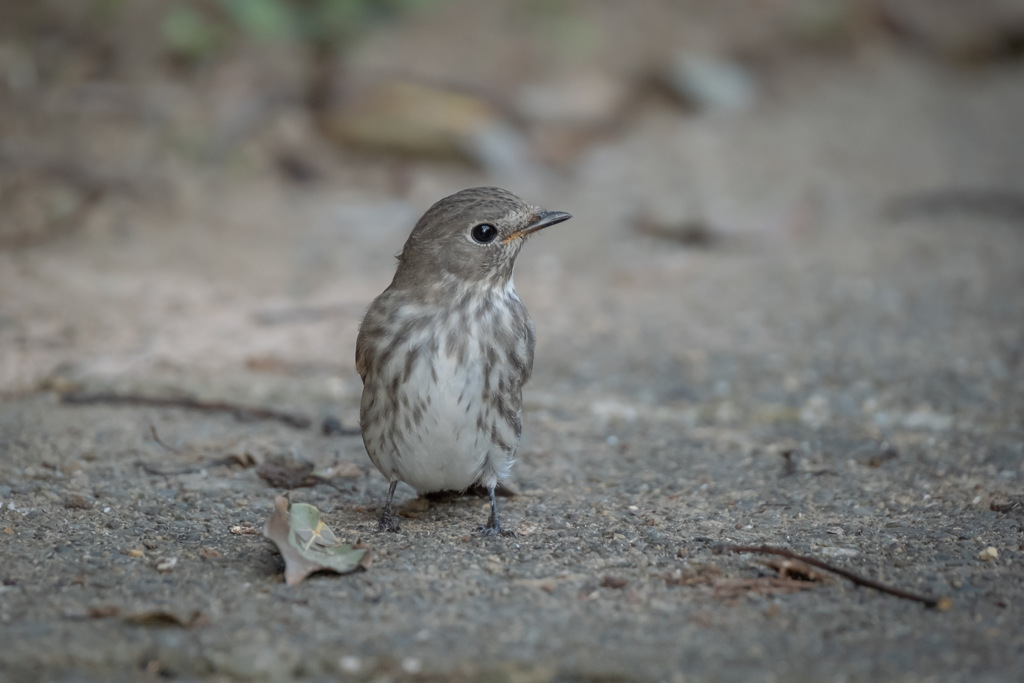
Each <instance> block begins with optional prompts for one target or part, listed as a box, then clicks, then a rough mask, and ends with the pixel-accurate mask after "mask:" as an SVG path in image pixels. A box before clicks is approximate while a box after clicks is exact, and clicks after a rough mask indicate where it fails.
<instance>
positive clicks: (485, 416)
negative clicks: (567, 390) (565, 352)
mask: <svg viewBox="0 0 1024 683" xmlns="http://www.w3.org/2000/svg"><path fill="white" fill-rule="evenodd" d="M570 218H572V215H571V214H568V213H565V212H563V211H545V210H543V209H540V208H538V207H536V206H531V205H530V204H527V203H526V202H524V201H523V200H522V199H520V198H519V197H517V196H516V195H514V194H512V193H511V192H509V191H507V190H502V189H500V188H497V187H476V188H471V189H468V190H462V191H461V192H457V193H455V194H453V195H451V196H449V197H445V198H444V199H442V200H440V201H438V202H437V203H436V204H434V205H433V206H432V207H430V209H428V210H427V212H426V213H425V214H423V217H422V218H420V220H419V221H418V222H417V223H416V227H414V228H413V230H412V233H411V234H410V235H409V239H408V240H407V241H406V243H405V247H403V249H402V253H401V254H400V255H399V256H398V269H397V271H396V272H395V277H394V279H393V280H392V281H391V285H390V286H388V288H387V289H385V290H384V292H383V293H382V294H381V295H380V296H378V297H377V298H376V299H374V301H373V303H372V304H370V308H369V309H368V310H367V312H366V316H365V317H364V318H363V322H362V324H361V325H360V328H359V337H358V339H357V340H356V369H357V370H358V371H359V375H360V377H362V379H363V396H362V401H361V403H360V409H359V422H360V426H361V428H362V433H363V443H364V444H365V446H366V451H367V453H368V454H369V456H370V460H371V461H373V464H374V465H376V466H377V469H378V470H380V472H381V474H383V475H384V476H385V477H386V478H387V480H388V482H390V484H391V486H390V488H389V489H388V497H387V501H386V502H385V503H384V511H383V512H382V514H381V516H380V521H379V523H378V530H379V531H385V530H386V531H398V530H399V525H398V522H397V520H396V519H395V518H394V517H392V515H391V501H392V499H393V498H394V496H395V487H396V486H398V482H400V481H404V482H405V483H407V484H409V485H410V486H412V487H413V488H414V489H416V490H417V491H418V492H420V493H431V492H436V491H449V490H455V491H464V490H466V489H467V488H469V487H470V486H473V485H474V484H480V485H482V486H484V487H486V488H487V491H488V493H489V494H490V497H491V514H490V518H489V520H488V521H487V524H486V525H485V526H481V527H479V529H478V531H480V532H481V533H483V534H486V535H492V534H502V535H514V532H509V531H505V530H503V529H502V527H501V523H500V522H499V521H498V506H497V502H496V501H495V499H494V488H495V486H496V485H497V484H498V482H500V481H501V480H503V479H504V478H505V477H507V476H508V473H509V469H510V468H511V467H512V462H513V457H514V456H515V453H516V448H517V447H518V446H519V437H520V434H521V432H522V422H521V410H522V404H523V384H524V383H525V382H526V381H527V380H528V379H529V378H530V372H531V371H532V369H533V349H534V345H535V341H536V333H535V331H534V326H533V320H531V319H530V314H529V313H528V312H527V311H526V307H525V306H524V305H523V302H522V301H520V299H519V295H518V294H516V289H515V286H514V285H513V282H512V268H513V266H514V265H515V262H516V256H518V255H519V250H520V249H521V248H522V246H523V242H524V241H525V239H526V237H527V236H529V235H532V234H533V233H535V232H537V231H538V230H541V229H543V228H546V227H549V226H551V225H555V224H556V223H561V222H562V221H567V220H569V219H570Z"/></svg>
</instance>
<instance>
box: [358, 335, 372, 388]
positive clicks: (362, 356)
mask: <svg viewBox="0 0 1024 683" xmlns="http://www.w3.org/2000/svg"><path fill="white" fill-rule="evenodd" d="M369 371H370V344H369V343H368V342H367V339H366V335H365V334H363V328H362V326H360V328H359V336H358V337H356V372H358V373H359V377H360V378H361V379H362V380H363V383H365V382H366V373H367V372H369Z"/></svg>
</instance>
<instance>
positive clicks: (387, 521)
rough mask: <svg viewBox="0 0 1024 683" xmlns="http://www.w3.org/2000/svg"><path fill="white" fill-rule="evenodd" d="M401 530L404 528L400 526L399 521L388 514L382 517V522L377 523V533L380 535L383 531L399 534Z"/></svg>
mask: <svg viewBox="0 0 1024 683" xmlns="http://www.w3.org/2000/svg"><path fill="white" fill-rule="evenodd" d="M401 530H402V527H401V526H399V524H398V520H397V519H395V518H394V517H392V516H391V515H389V514H388V513H386V512H385V513H384V514H383V515H381V516H380V520H379V521H378V522H377V533H380V532H382V531H390V532H391V533H398V532H399V531H401Z"/></svg>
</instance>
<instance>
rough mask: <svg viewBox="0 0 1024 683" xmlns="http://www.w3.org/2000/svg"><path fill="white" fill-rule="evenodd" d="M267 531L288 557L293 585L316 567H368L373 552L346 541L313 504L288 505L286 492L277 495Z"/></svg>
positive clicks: (287, 579) (288, 576)
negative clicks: (334, 530) (347, 543)
mask: <svg viewBox="0 0 1024 683" xmlns="http://www.w3.org/2000/svg"><path fill="white" fill-rule="evenodd" d="M263 535H264V536H266V537H267V538H269V539H270V540H271V541H273V542H274V543H275V545H277V548H278V550H279V551H280V552H281V556H282V557H283V558H284V567H285V569H284V580H285V583H287V584H288V585H289V586H294V585H295V584H297V583H300V582H301V581H302V580H303V579H305V578H306V577H307V576H309V575H310V574H312V573H313V572H315V571H320V570H322V569H329V570H331V571H334V572H337V573H339V574H345V573H348V572H351V571H355V570H356V569H359V568H363V569H365V568H367V567H368V566H369V564H370V553H369V549H368V548H366V547H360V545H359V544H358V542H357V543H356V545H342V544H341V542H340V541H339V540H338V538H337V537H336V536H335V535H334V532H333V531H331V530H330V529H329V528H328V527H327V526H325V525H324V523H323V522H321V521H320V511H319V510H317V509H316V508H315V507H313V506H312V505H306V504H304V503H295V504H293V505H291V506H289V505H288V500H287V499H286V498H285V497H284V496H277V497H276V498H275V499H274V514H273V515H271V516H270V519H268V520H267V523H266V524H265V525H264V526H263Z"/></svg>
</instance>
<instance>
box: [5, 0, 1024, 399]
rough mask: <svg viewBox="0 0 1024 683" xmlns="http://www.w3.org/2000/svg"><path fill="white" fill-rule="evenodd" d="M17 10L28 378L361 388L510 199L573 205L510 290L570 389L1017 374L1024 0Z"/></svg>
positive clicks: (11, 139)
mask: <svg viewBox="0 0 1024 683" xmlns="http://www.w3.org/2000/svg"><path fill="white" fill-rule="evenodd" d="M0 13H2V16H0V98H2V99H0V102H2V106H0V135H2V141H0V288H2V292H3V296H2V300H0V392H2V393H3V394H7V395H10V394H16V393H20V392H25V391H32V390H34V389H36V388H39V387H40V386H56V387H58V388H60V387H61V386H67V385H68V383H71V384H75V383H79V382H82V381H85V380H86V379H87V378H97V377H101V378H105V380H104V381H115V380H117V379H118V378H125V377H133V378H138V377H143V376H144V377H146V378H147V379H146V381H147V382H150V383H152V382H154V381H158V379H154V378H164V379H160V380H159V381H165V380H166V381H167V382H170V383H171V384H174V385H179V384H180V383H181V382H182V381H183V379H182V378H183V377H186V378H188V381H189V382H191V383H193V384H196V383H198V384H202V383H203V382H208V383H210V384H211V385H212V387H213V388H210V389H209V390H210V391H213V393H225V392H226V393H229V394H230V393H232V391H238V392H241V393H243V394H245V395H246V396H247V397H249V398H261V397H263V398H269V397H273V396H276V397H277V398H278V399H280V400H282V401H285V400H292V401H298V402H304V401H309V400H313V399H312V398H311V397H314V396H315V397H318V398H317V399H316V400H321V399H327V400H330V401H340V402H341V403H343V404H345V403H346V402H348V403H349V404H350V405H351V400H353V397H354V396H357V395H358V391H359V386H358V380H357V378H356V377H355V375H354V372H353V368H352V360H351V358H352V351H353V347H354V340H355V333H356V326H357V324H358V320H359V317H360V316H361V314H362V311H363V310H364V308H365V306H366V305H367V304H368V303H369V301H370V300H371V299H372V297H373V296H375V295H376V294H377V293H378V292H379V291H381V290H382V289H383V288H384V286H386V284H387V283H388V282H389V280H390V277H391V274H392V272H393V256H394V255H395V254H396V253H397V252H398V251H399V249H400V247H401V244H402V242H403V241H404V239H405V236H406V235H407V233H408V231H409V229H410V228H411V226H412V225H413V223H414V222H415V220H416V218H417V217H418V216H419V215H420V214H421V213H422V212H423V211H424V210H425V209H426V208H427V207H428V206H429V205H430V204H431V203H433V202H434V201H436V200H437V199H439V198H440V197H442V196H444V195H446V194H449V193H451V192H454V191H456V190H458V189H461V188H463V187H468V186H473V185H481V184H495V185H502V186H505V187H507V188H509V189H511V190H513V191H514V192H516V193H518V194H520V195H521V196H523V197H524V198H526V199H527V200H528V201H530V202H532V203H537V204H543V205H544V206H546V207H548V208H552V209H559V210H567V211H570V212H572V213H573V214H575V216H576V218H575V220H574V221H572V222H570V223H567V224H565V225H563V226H559V227H558V228H557V230H551V231H548V232H547V233H545V234H544V236H543V237H541V238H538V239H536V240H534V241H533V242H531V244H530V245H529V247H528V248H527V249H526V250H525V251H524V254H523V256H522V257H521V259H520V266H519V269H518V275H517V282H518V283H519V289H520V291H521V292H522V293H523V297H524V299H525V300H526V302H527V304H528V306H529V307H530V309H531V310H532V311H533V312H534V316H535V317H536V318H537V319H538V327H539V329H540V337H541V351H540V353H539V356H538V363H539V368H540V369H541V370H542V371H543V372H544V373H546V374H545V376H547V377H549V378H552V379H550V381H549V382H548V384H547V385H546V386H547V388H548V389H549V390H550V391H551V392H553V393H552V394H551V395H552V396H557V395H558V392H559V391H564V390H566V389H572V390H574V391H575V390H584V389H587V388H595V387H596V390H599V391H600V392H604V393H602V395H603V396H604V395H606V394H607V392H608V391H612V392H615V391H620V390H621V391H622V392H624V394H625V395H628V396H629V397H630V400H631V401H632V400H638V399H639V400H641V401H648V402H654V403H665V402H672V401H683V402H687V401H689V402H693V401H698V402H699V401H701V400H703V399H705V398H708V397H710V398H716V399H722V398H723V397H729V396H730V395H732V394H733V393H734V387H733V386H731V385H730V377H733V376H735V375H736V373H738V372H741V370H739V369H738V368H741V366H742V364H743V363H744V362H745V360H744V359H750V358H755V359H757V358H761V359H764V358H767V359H769V361H766V363H767V366H765V367H767V368H768V370H766V372H768V375H767V377H766V378H765V380H764V382H765V386H766V387H767V386H769V385H770V386H772V387H785V389H778V388H776V389H771V390H770V391H769V389H765V391H768V392H769V393H771V392H776V393H771V395H772V396H775V397H776V398H779V396H782V397H783V398H785V397H786V396H789V397H790V398H788V399H786V400H789V401H790V403H791V404H792V405H793V406H794V407H795V408H798V409H800V410H802V411H804V413H801V414H805V415H810V416H812V417H814V416H815V415H817V416H818V417H817V418H814V419H818V418H820V417H821V415H822V414H828V410H826V409H825V408H822V403H823V401H824V404H825V406H826V408H827V406H828V405H829V403H830V401H831V399H827V398H826V399H822V398H821V396H820V392H819V391H818V388H819V387H818V385H820V384H821V382H822V381H823V380H822V377H823V376H825V375H828V373H840V376H839V377H837V378H836V381H838V382H848V381H852V380H853V379H855V378H858V377H863V376H865V373H867V375H869V376H875V377H877V378H879V379H885V380H890V379H891V378H892V377H893V376H894V374H893V373H901V372H904V373H906V374H907V375H908V376H913V377H918V376H920V373H919V372H916V371H912V370H911V369H910V368H912V367H913V363H914V362H918V361H915V360H914V359H915V358H919V357H920V356H921V354H922V349H925V350H926V351H929V352H934V354H937V355H934V356H933V357H932V358H931V361H929V363H932V364H934V367H945V366H948V365H950V364H951V363H955V362H960V363H961V365H963V364H967V366H970V368H974V369H973V370H972V369H970V368H968V370H965V372H966V371H969V372H975V371H976V372H977V373H981V375H982V376H983V377H989V374H991V378H990V379H992V381H1003V380H1005V379H1006V378H1007V377H1008V376H1010V375H1011V374H1012V373H1013V372H1014V371H1015V370H1016V369H1017V363H1018V362H1019V357H1020V354H1021V346H1022V344H1024V342H1022V340H1021V330H1020V324H1019V322H1014V318H1013V316H1014V315H1016V314H1017V313H1018V312H1019V310H1020V304H1019V302H1017V295H1019V293H1020V290H1019V289H1017V290H1016V293H1014V289H1015V288H1016V287H1017V286H1018V285H1020V284H1021V280H1020V277H1019V276H1018V275H1015V274H1016V273H1018V272H1024V268H1021V269H1020V271H1018V270H1017V267H1018V266H1020V262H1018V261H1017V259H1018V258H1019V257H1020V255H1021V249H1020V231H1019V227H1020V224H1021V223H1022V222H1024V127H1022V121H1024V68H1022V60H1021V57H1022V55H1024V3H1021V2H1017V1H1013V0H982V1H979V2H974V3H969V4H968V3H963V2H957V1H955V0H928V1H925V0H922V1H917V0H760V1H756V2H754V1H749V0H747V1H743V2H740V1H721V0H716V1H714V2H711V1H700V0H647V1H645V2H638V3H620V2H583V1H573V0H528V1H522V0H517V1H512V0H509V1H494V2H487V3H479V2H473V1H471V0H377V1H374V0H133V1H131V2H128V1H126V0H82V1H81V2H75V3H68V2H59V1H57V0H51V1H47V0H44V1H40V2H33V3H10V2H9V3H4V6H3V8H2V9H0ZM978 231H983V232H984V236H981V234H980V233H979V232H978ZM922 302H924V303H922ZM944 306H946V307H948V308H944ZM951 311H957V312H958V313H953V312H951ZM961 313H963V316H965V317H963V318H962V319H961V318H960V317H957V316H959V315H960V314H961ZM987 313H991V316H989V317H986V318H985V320H984V322H983V323H982V324H980V325H966V324H961V323H962V322H963V321H966V320H970V319H972V318H971V316H975V315H977V316H984V315H986V314H987ZM954 323H955V324H954ZM979 335H980V336H979ZM979 340H980V341H979ZM979 344H980V346H979ZM722 359H725V360H722ZM957 359H959V360H957ZM758 362H760V361H758ZM908 363H909V364H910V365H908ZM974 364H976V367H975V365H974ZM768 366H770V367H768ZM759 367H760V366H759ZM815 367H818V368H819V369H818V370H813V368H815ZM928 367H933V365H929V366H928ZM964 367H966V366H964ZM807 368H812V369H811V370H809V369H807ZM769 370H770V371H769ZM917 370H921V368H917ZM210 371H215V372H214V373H213V374H211V373H210ZM807 373H810V374H807ZM847 373H848V374H849V376H847ZM993 373H994V374H993ZM805 374H807V376H805ZM1000 378H1003V380H1000ZM291 380H298V383H296V384H295V388H294V390H291V389H288V388H287V387H288V386H290V385H291V384H290V381H291ZM907 381H908V382H910V383H911V384H912V385H913V386H910V387H909V388H908V387H904V388H902V389H899V390H898V391H905V392H906V394H907V396H906V398H907V400H908V401H910V402H911V403H913V404H914V405H916V404H917V402H918V401H919V400H920V396H921V386H920V383H919V382H920V381H924V380H917V379H908V380H907ZM915 382H916V383H917V384H915ZM62 383H63V384H62ZM560 383H561V384H560ZM744 383H747V382H744ZM733 384H735V380H733ZM892 384H893V383H891V382H890V385H892ZM895 384H897V385H898V386H904V385H899V384H898V383H895ZM561 385H564V386H561ZM197 386H198V385H197ZM282 386H283V387H285V388H282ZM543 386H544V385H541V387H540V388H543ZM559 386H561V388H559ZM232 387H235V388H234V389H232ZM260 387H263V388H262V389H261V388H260ZM196 390H197V391H201V389H196ZM261 391H262V392H263V393H262V394H261V393H260V392H261ZM894 391H895V390H894ZM253 392H255V394H253ZM778 392H781V394H779V395H778V396H777V395H776V394H777V393H778ZM953 393H955V392H953ZM538 395H539V396H542V394H538ZM816 397H817V398H816ZM862 398H863V397H862ZM538 400H543V399H542V398H538ZM858 400H859V399H858ZM950 400H954V399H950ZM815 401H817V402H816V403H815ZM832 403H834V401H832ZM876 403H877V401H876ZM947 403H948V402H947ZM613 404H614V402H613ZM600 405H604V404H603V403H602V404H600ZM615 405H618V404H614V405H613V406H612V408H609V410H612V412H613V413H614V412H615V411H616V410H618V411H620V412H621V410H626V409H625V408H621V406H619V407H618V408H616V407H614V406H615ZM815 406H817V408H816V407H815ZM858 406H859V404H858ZM932 407H934V406H932ZM819 409H820V410H819ZM857 409H858V410H859V407H858V408H857ZM815 410H818V412H817V413H816V412H815ZM822 410H825V412H824V413H822V412H821V411H822ZM833 410H834V407H833ZM950 411H953V407H951V406H950V405H947V406H946V412H950ZM627 412H628V410H627ZM724 414H725V417H728V410H726V411H725V413H724Z"/></svg>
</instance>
